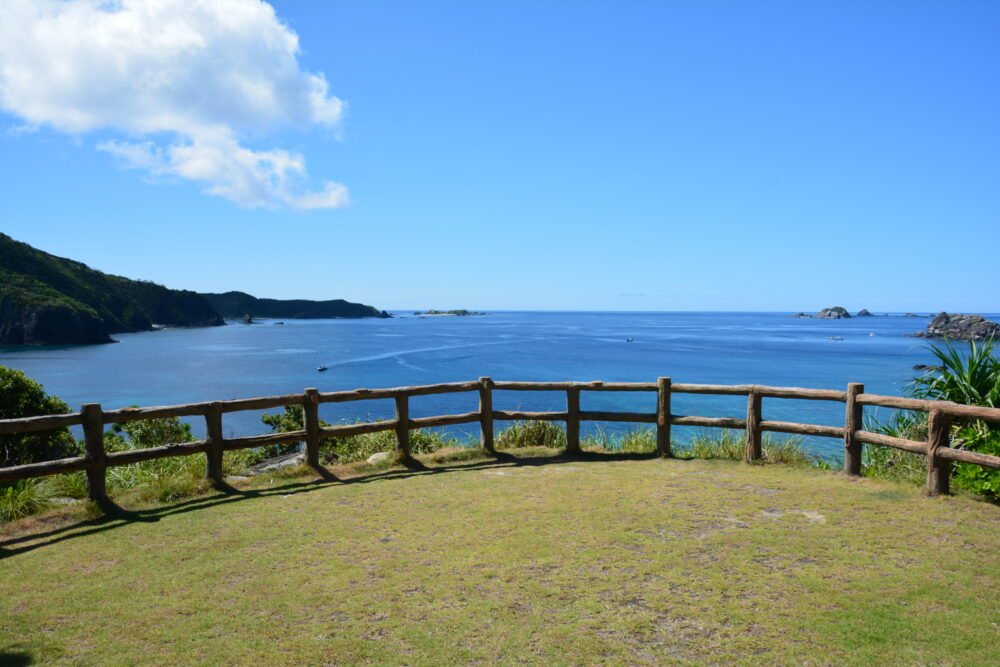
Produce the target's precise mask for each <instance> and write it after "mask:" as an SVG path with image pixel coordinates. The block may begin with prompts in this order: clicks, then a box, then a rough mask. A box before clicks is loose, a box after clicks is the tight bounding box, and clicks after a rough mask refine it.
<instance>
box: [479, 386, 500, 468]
mask: <svg viewBox="0 0 1000 667" xmlns="http://www.w3.org/2000/svg"><path fill="white" fill-rule="evenodd" d="M479 432H480V436H479V440H480V442H481V443H482V445H483V449H485V450H486V451H487V453H489V454H496V453H497V450H496V446H495V445H494V443H493V380H492V378H489V377H481V378H479Z"/></svg>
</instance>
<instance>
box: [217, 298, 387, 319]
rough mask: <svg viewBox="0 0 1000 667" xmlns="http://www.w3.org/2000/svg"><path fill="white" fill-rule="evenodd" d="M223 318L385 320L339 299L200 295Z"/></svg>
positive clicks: (374, 310) (383, 314)
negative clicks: (250, 316)
mask: <svg viewBox="0 0 1000 667" xmlns="http://www.w3.org/2000/svg"><path fill="white" fill-rule="evenodd" d="M201 296H203V297H205V298H206V299H208V301H209V303H211V304H212V305H213V306H215V309H216V310H218V311H219V312H220V313H222V316H223V317H231V318H236V317H243V316H244V315H252V316H253V317H287V318H289V319H325V318H332V317H389V314H388V313H386V312H383V311H380V310H379V309H378V308H374V307H372V306H365V305H363V304H360V303H351V302H350V301H344V300H343V299H332V300H329V301H307V300H305V299H258V298H257V297H255V296H251V295H249V294H247V293H245V292H226V293H224V294H202V295H201Z"/></svg>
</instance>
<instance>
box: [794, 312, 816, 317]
mask: <svg viewBox="0 0 1000 667" xmlns="http://www.w3.org/2000/svg"><path fill="white" fill-rule="evenodd" d="M792 317H806V318H811V317H812V315H807V314H805V313H799V314H798V315H792Z"/></svg>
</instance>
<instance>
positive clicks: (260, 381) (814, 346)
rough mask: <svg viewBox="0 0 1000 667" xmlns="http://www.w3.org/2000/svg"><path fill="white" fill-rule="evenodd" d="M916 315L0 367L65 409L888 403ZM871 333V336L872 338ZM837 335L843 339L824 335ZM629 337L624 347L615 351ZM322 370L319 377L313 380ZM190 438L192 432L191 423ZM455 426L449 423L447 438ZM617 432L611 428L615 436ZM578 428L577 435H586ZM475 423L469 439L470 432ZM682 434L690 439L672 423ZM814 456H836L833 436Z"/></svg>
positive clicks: (574, 317) (720, 411)
mask: <svg viewBox="0 0 1000 667" xmlns="http://www.w3.org/2000/svg"><path fill="white" fill-rule="evenodd" d="M927 322H928V319H927V318H923V317H921V318H904V317H871V318H861V319H850V320H812V319H796V318H793V317H790V314H788V313H608V312H602V313H595V312H580V313H570V312H501V313H493V314H489V315H486V316H481V317H428V318H416V317H398V318H394V319H389V320H376V319H372V320H299V321H296V320H286V321H285V325H284V326H275V325H274V324H273V323H272V322H267V321H262V322H261V323H260V324H255V325H250V326H246V325H241V324H233V325H230V326H225V327H213V328H204V329H178V330H167V331H156V332H148V333H139V334H122V335H119V336H117V338H118V339H119V340H120V341H121V342H120V343H118V344H114V345H94V346H80V347H59V348H56V347H46V348H31V349H13V348H0V365H4V366H9V367H13V368H17V369H20V370H23V371H25V372H26V373H27V374H28V375H29V376H31V377H33V378H35V379H36V380H38V381H40V382H42V383H43V384H44V385H45V388H46V390H47V391H49V392H50V393H53V394H55V395H57V396H59V397H60V398H62V399H63V400H65V401H66V402H67V403H69V404H70V406H71V407H74V408H75V407H76V406H78V405H79V404H81V403H86V402H99V403H101V404H102V405H103V406H104V407H105V408H106V409H111V408H118V407H123V406H128V405H142V406H148V405H169V404H175V403H188V402H194V401H207V400H219V399H226V398H243V397H250V396H266V395H274V394H284V393H294V392H300V391H302V390H303V389H304V388H306V387H318V388H319V389H320V390H321V391H334V390H340V389H355V388H359V387H369V388H375V387H389V386H396V385H409V384H426V383H432V382H450V381H459V380H474V379H476V378H478V377H480V376H483V375H488V376H491V377H493V378H494V379H495V380H578V381H587V380H605V381H653V380H655V379H656V378H657V377H658V376H669V377H671V378H672V379H673V381H674V382H698V383H720V384H744V383H746V384H770V385H779V386H799V387H817V388H829V389H842V388H844V387H846V385H847V383H848V382H863V383H865V386H866V389H867V391H869V392H876V393H885V394H900V393H901V392H902V386H901V384H900V382H901V381H903V380H905V379H906V378H908V377H910V376H912V375H913V374H914V371H913V370H912V367H913V365H914V364H920V363H930V362H931V357H930V355H929V353H928V352H927V351H926V349H925V345H926V341H923V340H921V339H916V338H908V337H905V336H903V334H904V333H912V332H914V331H918V330H922V329H924V328H925V327H926V325H927ZM872 333H874V334H875V335H874V336H871V335H869V334H872ZM828 336H840V337H842V338H843V340H830V339H829V338H828ZM627 338H633V339H634V341H633V342H626V339H627ZM320 364H323V365H326V366H328V367H329V370H328V371H326V372H323V373H320V372H317V370H316V368H317V366H318V365H320ZM564 400H565V399H564V395H563V394H561V393H556V392H551V393H549V392H497V395H496V397H495V399H494V402H495V406H496V409H525V410H555V409H561V408H562V407H564ZM673 402H674V406H673V411H674V412H675V413H677V414H692V415H705V416H732V417H742V416H745V411H746V408H745V399H743V398H742V397H717V396H684V395H676V396H675V397H674V401H673ZM476 407H477V397H476V396H475V395H474V394H472V393H470V394H449V395H443V396H427V397H418V398H414V399H412V404H411V416H413V417H421V416H429V415H433V414H444V413H452V412H465V411H471V410H475V409H476ZM582 407H583V409H585V410H629V411H632V410H636V411H649V412H652V411H654V409H655V399H654V395H653V394H648V395H647V394H644V393H643V394H636V393H620V394H612V393H608V392H600V393H597V392H584V394H583V399H582ZM843 410H844V408H843V405H842V404H839V403H827V402H820V401H790V400H780V399H765V401H764V415H765V418H766V419H778V420H785V421H797V422H812V423H819V424H830V425H841V424H842V423H843ZM259 414H260V413H249V412H248V413H235V414H231V415H227V416H226V426H225V431H226V433H227V435H249V434H253V433H259V432H264V431H265V430H266V428H265V427H264V426H263V425H262V424H261V423H260V421H259ZM391 415H392V403H391V401H364V402H359V403H354V404H337V405H324V406H322V411H321V416H322V417H323V418H324V419H327V420H328V421H331V422H337V421H341V420H348V421H353V420H355V419H357V418H362V419H365V418H369V417H390V416H391ZM195 426H196V428H195V430H196V431H199V430H200V428H199V426H200V424H195ZM461 428H462V427H452V429H451V430H452V432H455V431H459V430H461ZM612 428H621V426H612ZM585 430H586V428H585ZM472 431H473V429H467V432H472ZM677 435H678V436H679V437H680V438H681V439H684V438H686V437H688V436H689V435H690V431H688V430H686V429H678V433H677ZM809 444H810V446H811V447H813V448H814V449H815V450H816V451H818V452H820V453H823V454H838V453H839V452H840V450H841V445H840V443H839V442H837V441H835V440H830V439H823V438H816V439H811V440H810V441H809Z"/></svg>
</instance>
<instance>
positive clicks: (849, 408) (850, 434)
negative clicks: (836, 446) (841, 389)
mask: <svg viewBox="0 0 1000 667" xmlns="http://www.w3.org/2000/svg"><path fill="white" fill-rule="evenodd" d="M863 393H865V386H864V385H863V384H861V383H860V382H851V383H850V384H848V385H847V399H846V401H845V403H846V406H845V413H844V472H845V473H847V474H848V475H851V476H852V477H858V476H860V475H861V442H860V441H859V440H858V439H857V438H856V437H855V435H854V434H855V432H856V431H858V430H859V429H861V428H862V426H863V421H864V419H863V411H864V409H865V406H864V405H862V404H861V403H858V396H859V395H860V394H863Z"/></svg>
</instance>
